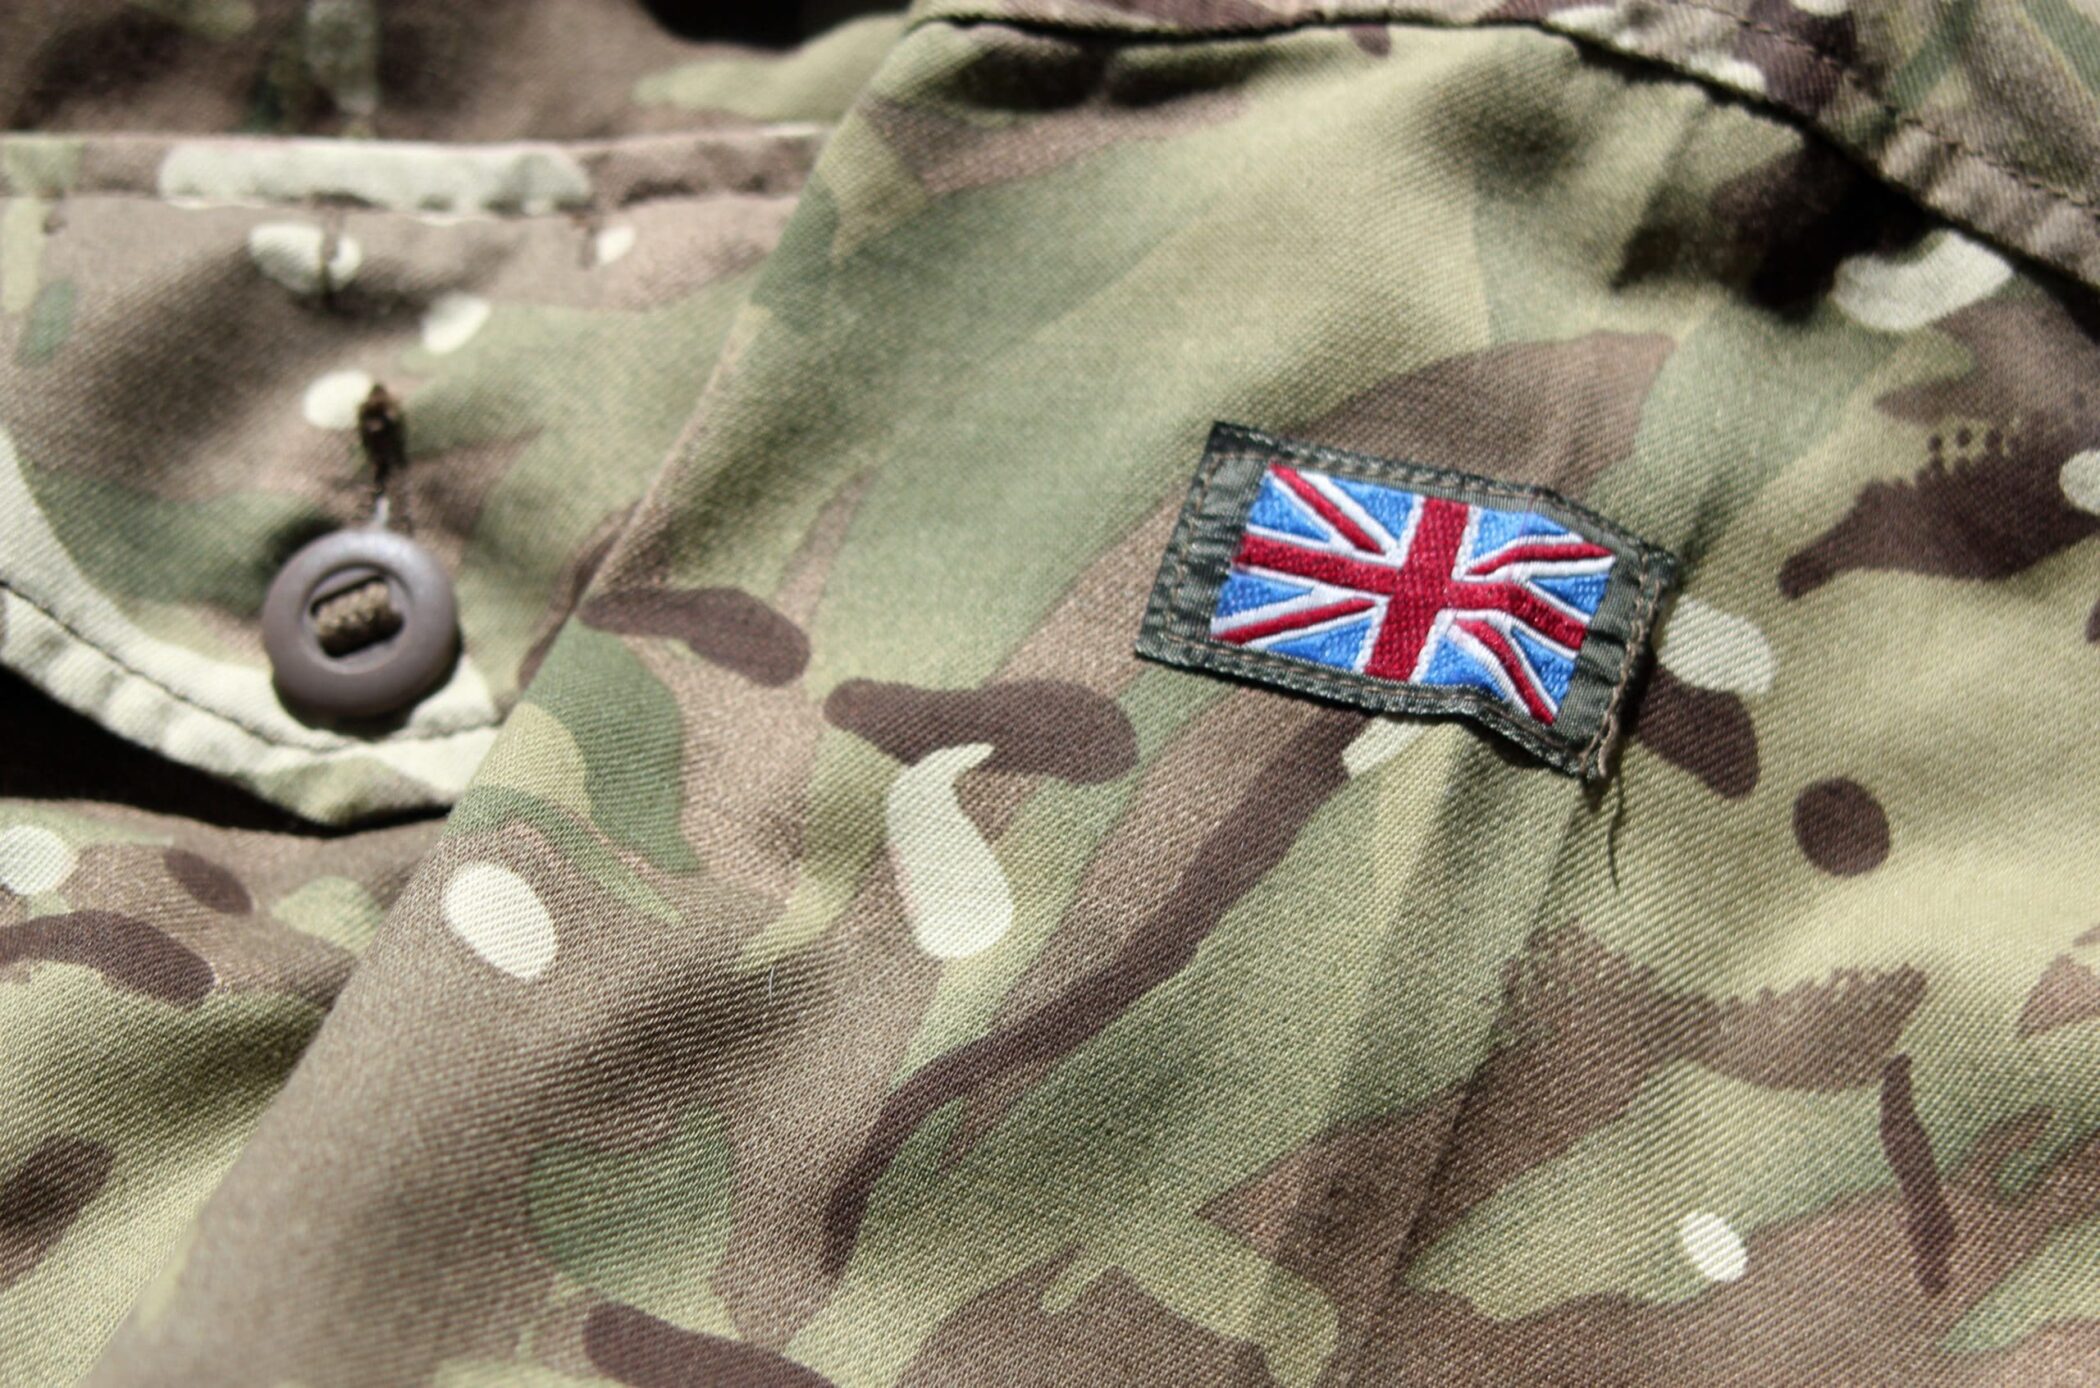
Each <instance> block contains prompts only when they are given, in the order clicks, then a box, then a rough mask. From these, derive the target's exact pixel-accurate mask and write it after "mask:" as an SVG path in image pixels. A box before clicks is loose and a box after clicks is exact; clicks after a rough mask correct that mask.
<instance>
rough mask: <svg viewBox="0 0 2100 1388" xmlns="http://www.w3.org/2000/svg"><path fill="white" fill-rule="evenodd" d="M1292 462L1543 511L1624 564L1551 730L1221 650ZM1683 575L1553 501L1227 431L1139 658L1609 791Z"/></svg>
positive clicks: (1205, 474) (1410, 689) (1665, 559)
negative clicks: (1218, 635)
mask: <svg viewBox="0 0 2100 1388" xmlns="http://www.w3.org/2000/svg"><path fill="white" fill-rule="evenodd" d="M1278 459H1285V460H1292V461H1297V462H1303V463H1306V464H1308V465H1310V466H1313V467H1316V468H1317V469H1318V470H1319V471H1321V472H1327V473H1337V474H1340V475H1341V476H1344V477H1353V478H1357V479H1359V480H1362V481H1365V482H1384V483H1391V484H1398V485H1399V486H1403V487H1406V488H1408V489H1409V490H1410V491H1416V492H1421V493H1423V494H1424V495H1427V496H1435V497H1444V498H1447V499H1449V500H1452V501H1465V502H1473V503H1476V504H1481V503H1484V504H1487V505H1491V506H1496V507H1500V508H1503V509H1512V508H1514V509H1520V510H1526V511H1536V512H1538V513H1539V514H1540V515H1543V516H1547V517H1549V518H1551V519H1553V520H1555V521H1558V522H1559V523H1560V524H1562V525H1565V526H1566V527H1568V529H1570V530H1572V531H1574V532H1575V533H1576V534H1578V535H1581V536H1583V537H1584V538H1585V539H1588V540H1592V541H1595V542H1596V543H1598V544H1600V545H1603V546H1605V547H1606V548H1608V549H1610V550H1611V551H1612V553H1614V554H1615V555H1617V556H1618V562H1617V563H1615V564H1613V565H1612V569H1611V579H1610V582H1609V584H1608V586H1607V587H1606V588H1605V590H1604V599H1603V601H1602V602H1601V603H1599V604H1598V607H1597V615H1596V616H1595V617H1594V618H1592V619H1591V621H1590V629H1589V635H1588V636H1587V637H1585V638H1584V639H1583V643H1582V649H1581V650H1579V651H1577V652H1576V655H1575V674H1574V676H1573V678H1572V679H1571V680H1570V681H1569V683H1568V693H1567V697H1566V698H1565V699H1563V700H1562V701H1561V706H1560V713H1559V716H1558V717H1556V718H1555V719H1554V721H1553V723H1552V725H1551V726H1546V725H1542V724H1539V723H1537V722H1534V721H1533V720H1531V719H1529V718H1526V717H1524V716H1523V715H1521V714H1519V713H1517V712H1515V711H1514V710H1512V709H1510V708H1509V707H1508V706H1507V705H1505V704H1503V703H1502V702H1500V701H1499V700H1497V699H1494V698H1493V697H1491V696H1489V695H1488V694H1486V693H1485V692H1483V691H1481V690H1477V689H1445V688H1436V687H1431V686H1426V685H1418V684H1396V683H1394V682H1392V681H1390V680H1382V679H1376V678H1373V677H1372V676H1369V675H1359V674H1352V673H1350V672H1348V671H1346V670H1335V669H1331V668H1329V667H1326V666H1322V665H1315V664H1313V663H1312V662H1310V661H1304V660H1294V659H1292V658H1291V657H1289V656H1281V655H1274V654H1271V653H1270V652H1268V651H1254V650H1248V649H1246V648H1245V647H1241V646H1232V645H1228V644H1226V643H1224V642H1222V641H1217V640H1213V639H1212V638H1211V635H1210V616H1211V612H1212V610H1213V609H1214V608H1215V607H1216V606H1217V601H1218V589H1219V588H1220V587H1221V586H1222V585H1223V584H1224V582H1225V572H1226V570H1227V568H1228V567H1230V565H1231V562H1232V554H1233V551H1234V550H1235V549H1236V548H1237V547H1238V544H1239V535H1240V530H1241V528H1242V527H1243V526H1244V525H1245V524H1246V520H1247V513H1248V511H1249V510H1251V509H1252V508H1253V505H1254V494H1255V491H1256V489H1257V488H1258V486H1259V485H1260V482H1261V475H1262V473H1263V471H1264V470H1265V469H1266V468H1267V467H1268V465H1269V464H1270V463H1271V462H1273V461H1276V460H1278ZM1676 577H1677V561H1676V560H1675V559H1674V558H1673V557H1672V556H1671V555H1670V553H1669V552H1668V551H1667V550H1663V549H1659V548H1657V547H1656V546H1654V545H1651V544H1649V543H1647V542H1646V541H1645V540H1642V539H1640V538H1639V537H1638V536H1634V535H1630V534H1628V533H1627V532H1626V531H1624V530H1621V529H1620V528H1619V527H1618V526H1616V525H1613V524H1612V523H1611V522H1610V521H1608V520H1606V519H1604V517H1602V516H1600V515H1597V514H1596V513H1595V512H1593V511H1590V510H1587V509H1585V508H1584V507H1581V506H1577V505H1576V504H1575V503H1573V502H1571V501H1568V500H1567V499H1565V498H1563V497H1560V496H1557V495H1555V494H1554V493H1552V492H1549V491H1546V490H1545V489H1544V488H1541V487H1527V486H1523V485H1520V484H1518V483H1514V482H1497V481H1495V480H1493V479H1492V478H1487V477H1475V476H1472V475H1470V474H1468V473H1463V472H1451V471H1448V470H1446V469H1443V468H1435V467H1425V466H1423V465H1422V464H1420V463H1408V462H1401V461H1399V460H1397V459H1393V458H1379V457H1374V456H1372V455H1370V454H1366V453H1349V452H1344V451H1342V450H1341V449H1335V448H1322V447H1320V446H1319V445H1317V444H1309V443H1294V442H1292V441H1290V440H1288V439H1279V438H1273V437H1271V436H1270V435H1268V434H1264V433H1261V432H1259V431H1257V430H1254V429H1248V428H1244V427H1242V426H1241V425H1237V424H1223V423H1220V424H1214V425H1212V426H1211V431H1210V441H1209V443H1207V444H1206V445H1205V446H1204V450H1203V462H1202V465H1201V466H1200V467H1198V468H1197V470H1196V478H1195V481H1193V482H1192V483H1190V485H1189V495H1188V500H1187V501H1186V502H1184V503H1183V504H1182V508H1181V515H1180V517H1179V519H1177V520H1176V521H1175V523H1174V537H1173V538H1172V539H1171V540H1169V541H1168V542H1167V552H1166V557H1165V558H1164V559H1163V560H1162V561H1161V563H1160V566H1159V577H1158V579H1157V580H1155V581H1154V583H1153V585H1152V597H1151V600H1150V601H1149V602H1148V603H1147V604H1146V606H1145V620H1144V624H1143V625H1142V626H1141V627H1140V628H1139V630H1138V640H1137V653H1138V654H1139V655H1140V656H1143V657H1145V658H1147V659H1150V660H1157V661H1161V662H1163V663H1165V664H1168V665H1178V666H1182V667H1184V668H1186V669H1191V670H1206V671H1209V672H1211V673H1214V674H1221V675H1233V676H1237V677H1238V678H1240V679H1245V680H1252V681H1254V682H1256V683H1258V684H1266V685H1273V686H1275V687H1277V688H1280V689H1287V690H1290V691H1292V692H1294V693H1299V694H1309V695H1312V696H1313V697H1315V698H1319V699H1326V700H1329V701H1331V702H1334V703H1340V704H1348V705H1352V706H1354V707H1356V708H1362V709H1369V710H1371V711H1372V712H1374V713H1411V714H1429V715H1435V716H1458V717H1464V718H1470V719H1472V720H1473V721H1475V722H1477V723H1481V724H1483V725H1485V726H1487V727H1489V728H1492V729H1494V730H1495V731H1496V732H1498V733H1501V734H1502V735H1503V736H1504V737H1506V738H1508V739H1509V740H1510V741H1512V742H1514V743H1516V744H1517V745H1518V746H1520V747H1522V748H1524V749H1525V750H1526V751H1528V752H1530V753H1531V754H1532V755H1534V756H1536V757H1537V758H1538V759H1539V760H1540V761H1543V762H1545V763H1546V764H1547V765H1549V766H1552V767H1555V768H1557V769H1558V770H1561V771H1565V772H1568V773H1569V774H1570V775H1579V776H1584V777H1588V778H1597V777H1601V776H1602V775H1603V774H1604V771H1605V766H1606V763H1607V761H1608V760H1609V758H1610V754H1611V750H1612V745H1613V743H1614V742H1615V741H1616V739H1617V734H1618V729H1619V716H1620V709H1621V707H1622V705H1623V703H1624V701H1625V699H1626V695H1627V691H1628V689H1629V688H1630V687H1631V686H1632V684H1633V680H1634V676H1635V675H1636V674H1638V673H1639V670H1640V666H1641V661H1642V659H1643V657H1644V656H1645V655H1646V653H1647V649H1648V638H1649V633H1650V632H1651V631H1652V630H1653V628H1654V624H1655V615H1656V610H1657V608H1658V607H1660V606H1661V603H1662V598H1663V594H1664V593H1665V592H1666V591H1667V590H1668V589H1669V587H1670V585H1671V584H1672V583H1673V582H1675V580H1676Z"/></svg>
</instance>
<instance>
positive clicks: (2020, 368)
mask: <svg viewBox="0 0 2100 1388" xmlns="http://www.w3.org/2000/svg"><path fill="white" fill-rule="evenodd" d="M1939 328H1940V329H1941V330H1942V331H1944V332H1945V333H1947V334H1948V335H1949V336H1951V337H1953V338H1955V339H1956V340H1957V341H1959V342H1960V343H1961V344H1962V345H1963V346H1964V347H1966V348H1968V349H1969V353H1970V356H1971V359H1972V363H1973V364H1972V365H1971V367H1970V369H1969V370H1968V371H1966V372H1964V373H1963V374H1961V375H1958V376H1950V377H1945V378H1942V379H1940V380H1936V381H1927V382H1925V383H1924V384H1922V385H1916V386H1910V387H1906V388H1905V389H1902V390H1897V391H1891V392H1890V393H1888V394H1886V395H1883V396H1881V397H1880V398H1879V399H1877V400H1876V401H1875V404H1876V406H1877V407H1878V408H1880V409H1881V410H1882V411H1884V412H1885V413H1887V414H1889V415H1892V416H1894V417H1895V418H1897V419H1902V420H1906V421H1908V422H1911V423H1914V424H1922V425H1928V426H1939V425H1941V424H1942V423H1945V424H1947V425H1949V426H1951V427H1953V428H1954V431H1955V432H1954V437H1953V438H1952V440H1951V441H1950V440H1949V439H1948V438H1946V437H1945V436H1944V435H1939V436H1935V437H1934V438H1933V440H1932V453H1931V456H1930V458H1929V460H1928V462H1927V463H1926V465H1925V467H1924V468H1922V469H1920V470H1919V472H1918V473H1917V474H1916V475H1915V476H1913V477H1911V478H1909V479H1907V480H1901V481H1884V482H1873V483H1870V484H1868V485H1867V486H1866V487H1865V488H1863V489H1862V490H1861V491H1860V493H1859V495H1858V496H1857V497H1855V498H1854V500H1853V503H1852V507H1851V509H1850V510H1849V511H1847V512H1846V513H1845V515H1844V516H1843V517H1842V518H1841V519H1839V521H1838V522H1837V524H1835V525H1834V526H1832V527H1831V528H1830V529H1829V530H1827V531H1825V532H1824V533H1823V534H1822V535H1820V536H1818V537H1817V538H1816V539H1815V540H1814V541H1812V542H1811V543H1810V544H1808V545H1807V546H1806V547H1804V548H1803V549H1800V550H1798V551H1796V552H1795V553H1794V554H1792V555H1790V556H1788V558H1787V561H1786V563H1785V564H1784V565H1782V566H1781V568H1780V571H1779V590H1780V592H1782V593H1784V594H1785V595H1786V596H1787V597H1789V598H1799V597H1803V596H1806V595H1807V594H1809V593H1811V592H1813V591H1815V590H1816V589H1817V588H1820V587H1822V586H1823V585H1824V584H1826V583H1828V582H1830V581H1831V580H1832V579H1834V578H1836V577H1837V576H1838V575H1839V574H1841V573H1845V572H1847V571H1849V570H1855V569H1887V570H1897V571H1901V572H1907V573H1922V574H1932V575H1937V576H1940V577H1944V578H1966V579H2001V578H2008V577H2010V576H2012V575H2013V574H2016V573H2019V572H2020V571H2022V570H2024V569H2026V568H2029V567H2031V566H2032V565H2034V564H2038V563H2040V562H2041V561H2042V560H2044V559H2047V558H2049V557H2050V556H2051V555H2054V554H2058V553H2061V552H2062V551H2063V550H2065V549H2068V548H2070V547H2071V546H2072V545H2074V544H2077V543H2078V542H2080V541H2081V540H2084V539H2087V538H2088V537H2090V536H2092V535H2094V534H2096V533H2100V516H2096V515H2094V514H2092V513H2091V512H2088V511H2082V510H2080V509H2079V508H2077V507H2076V506H2073V505H2072V504H2071V503H2070V501H2069V500H2068V499H2066V497H2065V496H2064V494H2063V487H2062V484H2061V482H2060V480H2059V475H2060V473H2061V470H2062V468H2063V464H2064V460H2065V459H2066V458H2069V457H2070V456H2071V455H2072V454H2073V453H2076V452H2078V451H2079V450H2081V449H2084V448H2089V447H2092V446H2093V445H2094V444H2095V442H2096V441H2100V410H2096V408H2095V406H2096V401H2100V396H2096V394H2095V392H2094V391H2093V390H2092V388H2091V387H2090V386H2089V384H2088V383H2089V382H2091V381H2092V380H2093V379H2095V376H2096V374H2100V347H2096V346H2095V345H2094V342H2093V340H2092V338H2091V337H2090V336H2089V335H2088V333H2087V332H2086V330H2085V329H2084V328H2083V327H2082V326H2081V325H2080V324H2079V323H2078V322H2076V321H2074V319H2073V318H2072V316H2071V313H2070V311H2069V310H2068V309H2067V308H2065V307H2064V306H2062V305H2059V304H2058V303H2057V302H2056V301H2054V300H2050V299H2046V298H2040V297H2032V298H2019V299H2009V300H2008V299H1993V300H1989V301H1986V302H1984V303H1981V304H1976V305H1973V306H1972V307H1969V308H1965V309H1962V310H1961V311H1959V312H1957V313H1953V314H1949V315H1948V316H1947V317H1946V318H1945V319H1943V320H1942V321H1941V322H1940V324H1939ZM1972 425H1975V426H1980V427H1975V428H1974V429H1972V428H1971V426H1972ZM1950 442H1951V444H1952V452H1953V453H1954V454H1955V455H1956V456H1954V457H1953V458H1952V459H1951V460H1950V458H1949V456H1948V455H1949V452H1950V449H1949V444H1950Z"/></svg>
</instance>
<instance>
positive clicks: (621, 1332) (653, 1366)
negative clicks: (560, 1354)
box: [583, 1305, 832, 1388]
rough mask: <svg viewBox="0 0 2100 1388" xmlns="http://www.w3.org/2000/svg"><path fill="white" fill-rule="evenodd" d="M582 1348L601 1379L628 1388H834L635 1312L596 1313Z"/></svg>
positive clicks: (742, 1348) (772, 1359) (762, 1355)
mask: <svg viewBox="0 0 2100 1388" xmlns="http://www.w3.org/2000/svg"><path fill="white" fill-rule="evenodd" d="M583 1348H584V1352H585V1353H586V1354H588V1355H589V1356H590V1360H591V1363H592V1364H593V1365H594V1366H595V1367H596V1368H597V1369H598V1371H599V1372H600V1373H603V1374H605V1375H607V1376H608V1377H610V1378H613V1379H615V1380H617V1381H618V1382H621V1383H625V1384H628V1385H630V1388H700V1385H702V1384H720V1385H723V1388H729V1385H735V1388H832V1382H831V1380H830V1379H828V1378H826V1377H824V1375H822V1374H820V1373H818V1372H816V1371H815V1370H814V1369H805V1368H803V1367H802V1366H801V1365H800V1364H797V1363H795V1362H794V1361H793V1360H791V1359H787V1358H783V1357H782V1356H781V1355H778V1354H776V1353H774V1352H773V1351H772V1350H769V1349H761V1348H760V1347H759V1346H757V1345H747V1344H744V1343H743V1342H741V1341H738V1340H728V1339H724V1338H723V1337H721V1336H720V1335H706V1334H702V1333H701V1332H699V1331H697V1330H681V1329H680V1328H679V1327H677V1326H675V1325H671V1324H669V1323H667V1322H665V1321H660V1320H658V1319H657V1318H656V1317H654V1316H652V1315H650V1314H649V1313H648V1312H646V1311H637V1310H636V1309H634V1308H633V1307H632V1306H618V1305H605V1306H600V1307H598V1308H597V1309H595V1310H593V1311H592V1312H591V1314H590V1317H589V1319H587V1320H585V1321H584V1323H583Z"/></svg>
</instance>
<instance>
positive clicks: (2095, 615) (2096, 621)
mask: <svg viewBox="0 0 2100 1388" xmlns="http://www.w3.org/2000/svg"><path fill="white" fill-rule="evenodd" d="M2085 639H2086V641H2087V643H2088V644H2100V602H2095V603H2094V604H2093V610H2092V611H2091V612H2088V613H2086V614H2085Z"/></svg>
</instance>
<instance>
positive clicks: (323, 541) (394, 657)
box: [262, 527, 459, 718]
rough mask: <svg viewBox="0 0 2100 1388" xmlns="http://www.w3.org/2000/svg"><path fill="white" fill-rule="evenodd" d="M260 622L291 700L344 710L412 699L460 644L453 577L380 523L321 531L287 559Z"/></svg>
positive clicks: (397, 706) (374, 709)
mask: <svg viewBox="0 0 2100 1388" xmlns="http://www.w3.org/2000/svg"><path fill="white" fill-rule="evenodd" d="M262 628H263V649H264V650H266V651H268V652H269V656H270V665H271V667H272V668H273V669H274V670H275V671H276V673H277V690H278V693H279V694H281V695H282V696H283V697H284V700H285V702H286V703H288V704H292V705H295V706H297V707H298V708H300V709H302V710H305V711H307V712H310V713H318V714H327V715H330V716H333V717H337V718H376V717H379V716H380V715H382V714H388V713H394V712H397V711H399V710H401V709H404V708H406V707H408V706H409V705H410V704H412V703H414V702H415V701H416V700H417V699H419V698H421V697H422V696H423V695H424V694H426V693H428V692H429V690H430V689H431V687H432V686H433V685H435V684H436V683H437V682H438V681H439V680H440V679H441V678H442V677H443V676H444V674H445V672H446V671H447V670H449V669H450V668H451V666H452V659H453V656H454V655H455V654H456V653H457V651H458V649H459V611H458V607H457V605H456V604H455V602H454V600H453V596H452V580H451V579H450V578H447V577H446V576H445V571H444V569H443V568H442V567H440V566H439V564H438V562H437V560H436V559H435V558H433V557H432V556H431V553H430V551H429V550H427V549H425V548H423V547H422V546H421V545H419V544H417V543H416V542H415V541H414V540H411V539H409V538H408V537H407V536H406V535H402V534H399V533H397V532H395V531H392V530H382V529H379V528H377V527H371V528H365V529H359V530H338V531H336V532H335V533H334V534H332V535H323V536H322V537H321V538H320V539H318V540H315V541H314V542H313V543H312V544H310V545H307V546H306V547H305V548H304V549H302V550H300V551H299V552H298V553H297V554H295V555H293V556H292V557H291V558H290V559H289V560H288V561H286V563H285V566H284V567H283V568H282V569H280V570H278V573H277V577H276V578H275V579H273V580H271V583H270V592H269V596H268V597H266V598H265V599H264V600H263V613H262Z"/></svg>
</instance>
